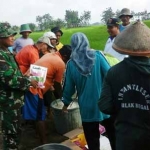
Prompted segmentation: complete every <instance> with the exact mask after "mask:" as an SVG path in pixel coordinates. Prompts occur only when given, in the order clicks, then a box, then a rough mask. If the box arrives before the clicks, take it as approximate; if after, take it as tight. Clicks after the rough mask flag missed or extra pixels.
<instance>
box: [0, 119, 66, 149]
mask: <svg viewBox="0 0 150 150" xmlns="http://www.w3.org/2000/svg"><path fill="white" fill-rule="evenodd" d="M46 125H47V141H48V143H61V142H63V141H64V140H67V139H68V138H67V137H64V136H62V135H60V134H58V133H57V131H56V129H55V125H54V122H53V119H52V118H51V119H47V120H46ZM21 137H22V138H21V148H20V150H32V149H33V148H35V147H38V146H39V145H41V144H40V140H39V138H38V137H37V136H36V132H35V128H34V125H31V124H28V125H25V126H24V127H23V130H22V135H21ZM0 150H2V135H1V134H0Z"/></svg>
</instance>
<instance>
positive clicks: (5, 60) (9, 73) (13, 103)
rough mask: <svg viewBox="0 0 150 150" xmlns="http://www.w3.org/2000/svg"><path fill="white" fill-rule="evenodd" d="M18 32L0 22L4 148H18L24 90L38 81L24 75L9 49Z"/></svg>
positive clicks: (0, 71) (0, 86)
mask: <svg viewBox="0 0 150 150" xmlns="http://www.w3.org/2000/svg"><path fill="white" fill-rule="evenodd" d="M16 34H17V33H16V32H14V31H13V30H12V29H11V27H10V25H9V24H8V23H0V113H1V120H2V133H3V149H4V150H10V149H11V150H12V149H13V150H17V149H18V145H19V137H18V135H19V132H20V131H19V129H20V123H19V119H20V107H21V106H22V104H23V95H24V91H25V90H27V89H28V87H29V86H30V85H32V86H34V87H36V86H37V82H36V81H30V80H29V78H28V77H25V76H23V75H22V73H21V72H20V70H19V68H18V66H17V63H16V61H15V59H14V57H13V54H11V53H10V52H9V50H8V47H9V46H12V45H13V42H14V36H15V35H16Z"/></svg>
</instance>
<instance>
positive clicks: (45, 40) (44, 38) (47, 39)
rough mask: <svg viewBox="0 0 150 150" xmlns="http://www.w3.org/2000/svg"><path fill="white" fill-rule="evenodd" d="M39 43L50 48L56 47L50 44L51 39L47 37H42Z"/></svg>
mask: <svg viewBox="0 0 150 150" xmlns="http://www.w3.org/2000/svg"><path fill="white" fill-rule="evenodd" d="M37 42H41V43H45V44H47V45H48V46H49V47H52V48H54V46H53V45H52V44H51V42H50V40H49V38H48V37H47V36H43V37H40V38H39V39H38V41H37Z"/></svg>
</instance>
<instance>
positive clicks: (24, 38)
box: [13, 24, 34, 53]
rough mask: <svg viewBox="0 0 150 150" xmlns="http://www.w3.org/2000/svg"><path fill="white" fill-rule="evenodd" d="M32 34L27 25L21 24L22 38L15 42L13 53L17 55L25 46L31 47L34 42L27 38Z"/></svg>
mask: <svg viewBox="0 0 150 150" xmlns="http://www.w3.org/2000/svg"><path fill="white" fill-rule="evenodd" d="M30 33H32V31H31V29H30V27H29V24H22V25H21V27H20V34H21V35H22V37H20V38H18V39H16V40H15V42H14V45H13V49H14V52H15V53H18V52H19V51H20V50H21V49H22V48H23V47H25V46H27V45H33V44H34V42H33V40H32V39H31V38H29V34H30Z"/></svg>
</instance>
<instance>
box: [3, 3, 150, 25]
mask: <svg viewBox="0 0 150 150" xmlns="http://www.w3.org/2000/svg"><path fill="white" fill-rule="evenodd" d="M108 7H111V8H112V10H113V11H114V12H115V11H116V10H117V9H119V10H121V9H122V8H129V9H130V10H133V11H135V12H142V11H144V10H147V11H148V12H150V0H140V1H137V0H103V1H102V0H0V22H5V21H7V22H9V23H10V24H11V25H18V26H20V25H21V24H24V23H36V16H38V15H39V16H42V15H44V14H47V13H49V14H50V15H51V16H52V17H53V18H54V19H57V18H61V19H64V18H65V17H64V16H65V10H75V11H78V12H79V16H80V15H81V14H82V12H84V10H85V11H91V21H90V23H94V22H100V19H101V14H102V12H103V11H104V10H106V8H108Z"/></svg>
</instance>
